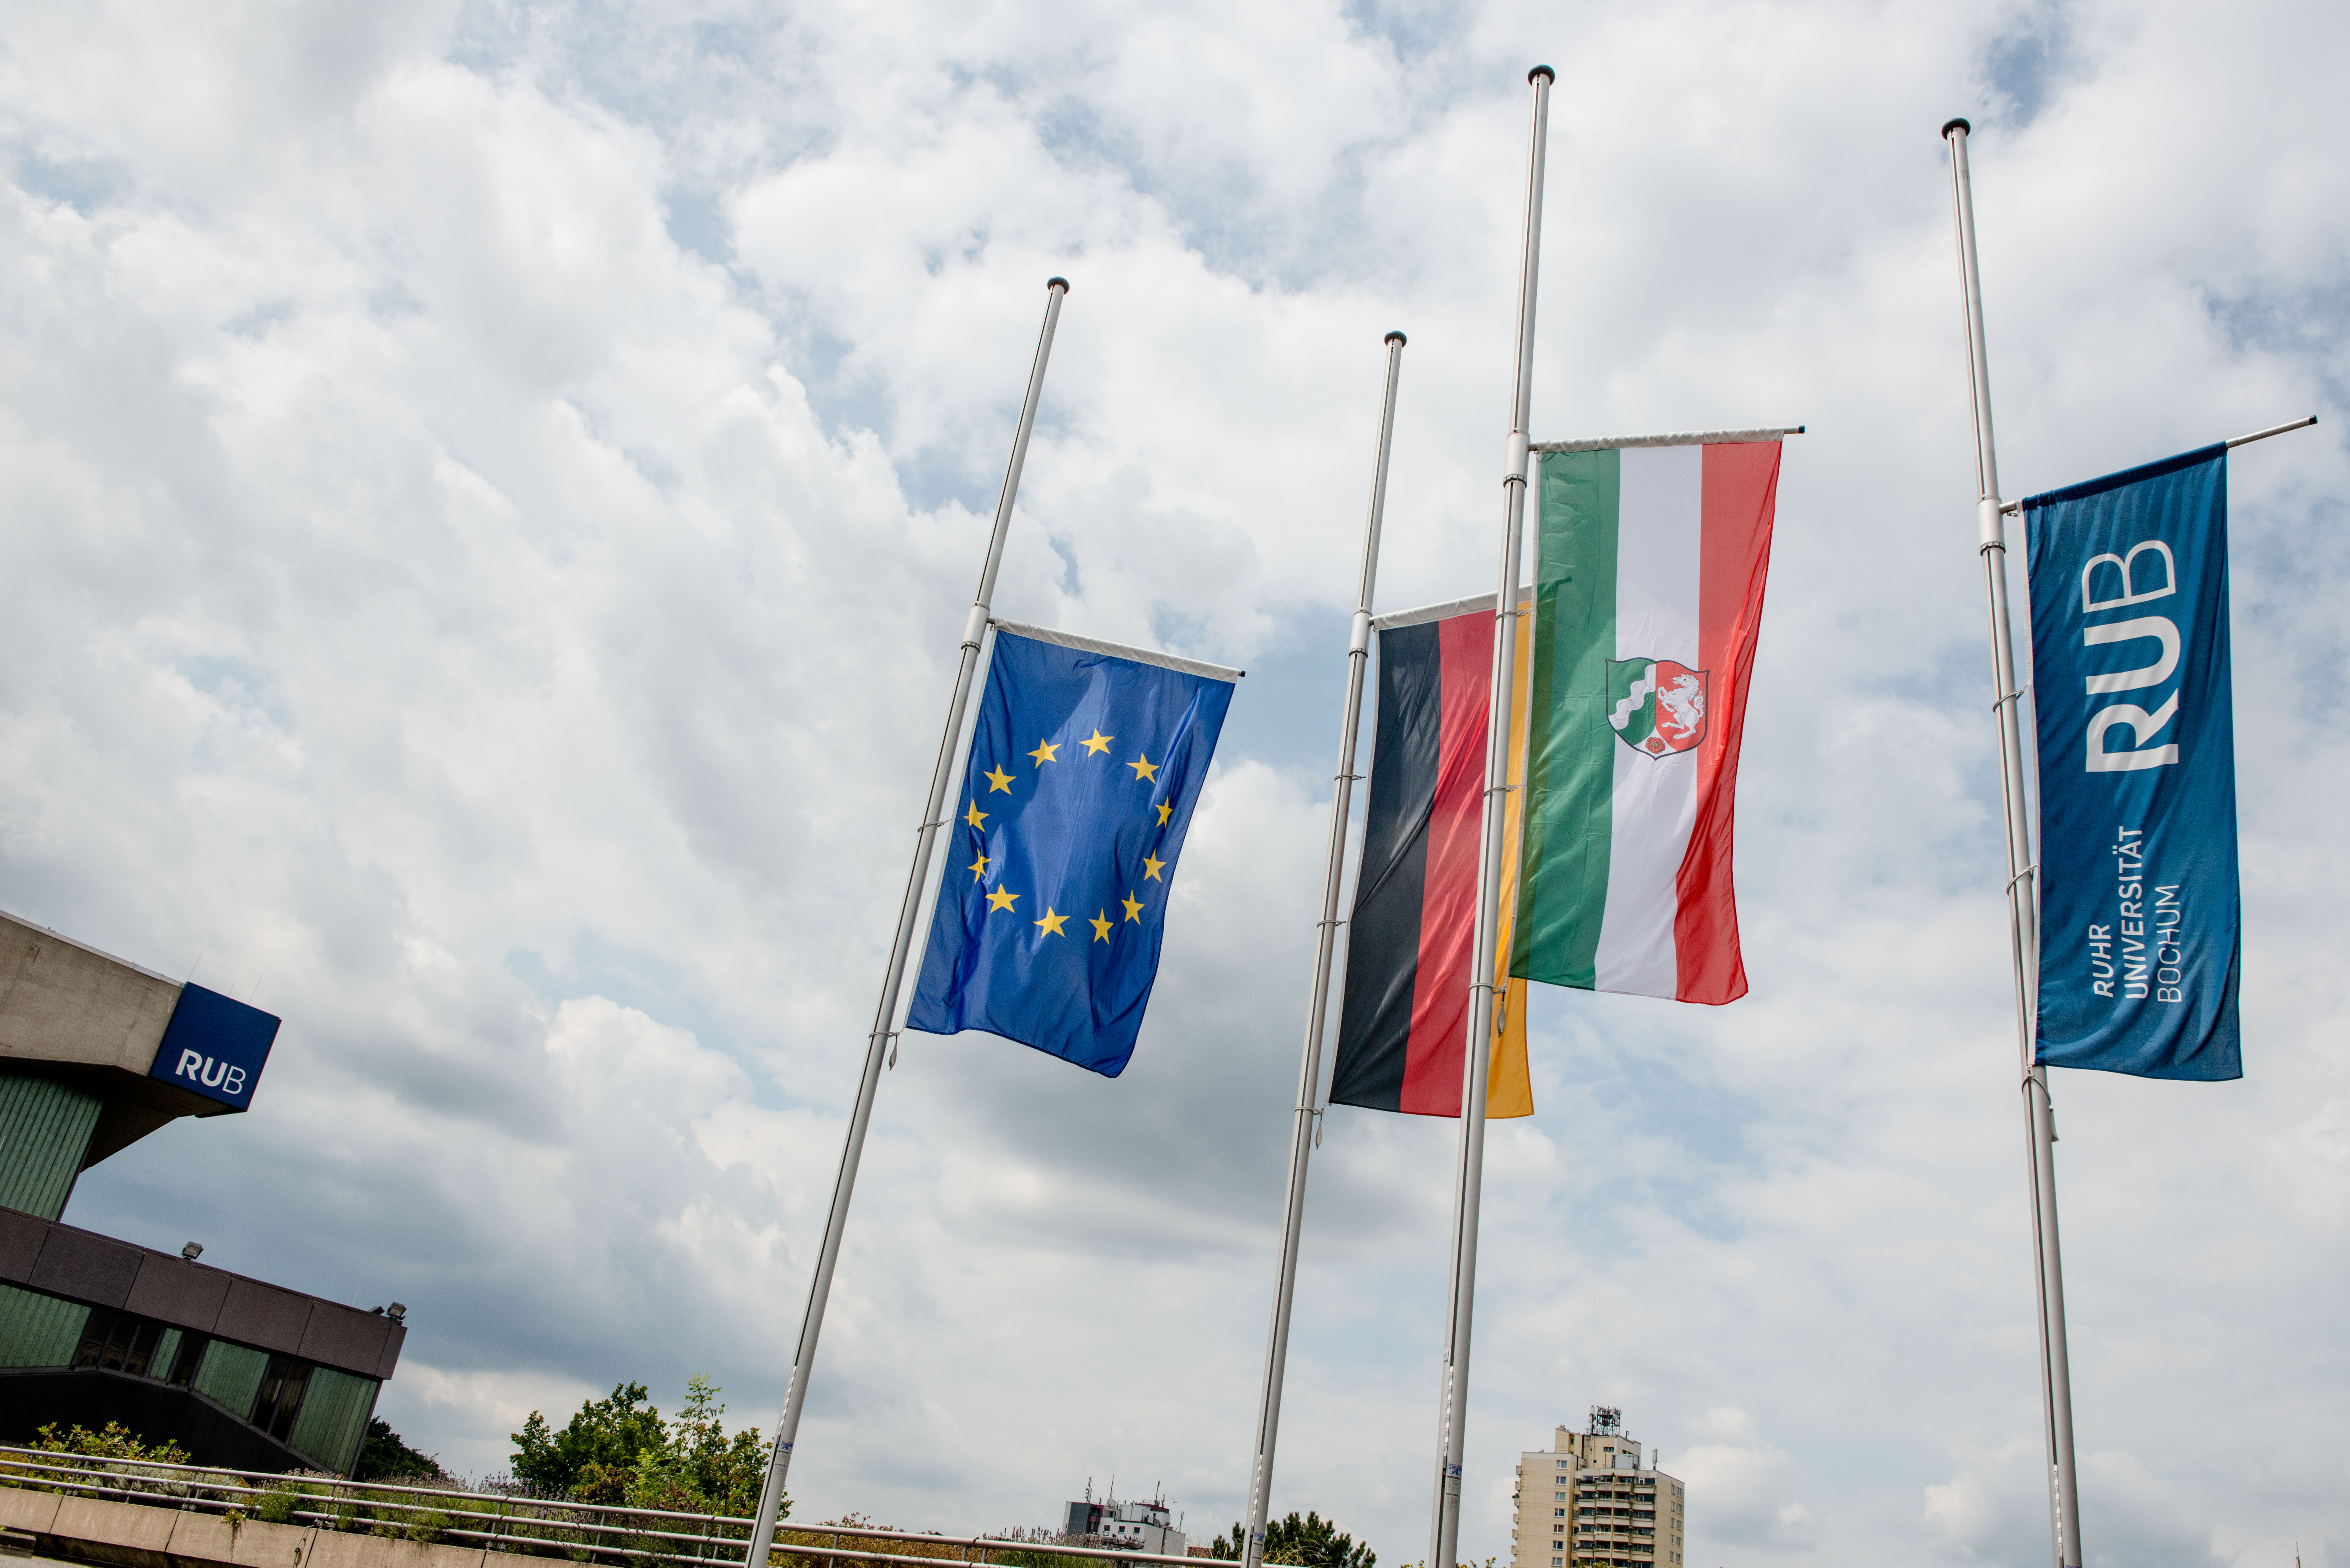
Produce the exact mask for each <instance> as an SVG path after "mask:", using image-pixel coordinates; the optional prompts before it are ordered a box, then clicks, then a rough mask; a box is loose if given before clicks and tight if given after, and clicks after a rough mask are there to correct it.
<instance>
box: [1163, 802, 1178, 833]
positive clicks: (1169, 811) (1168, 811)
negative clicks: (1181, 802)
mask: <svg viewBox="0 0 2350 1568" xmlns="http://www.w3.org/2000/svg"><path fill="white" fill-rule="evenodd" d="M1172 815H1175V808H1174V807H1173V806H1171V805H1168V804H1167V802H1165V801H1163V800H1162V801H1160V802H1159V826H1161V827H1164V826H1167V819H1168V818H1169V817H1170V816H1172Z"/></svg>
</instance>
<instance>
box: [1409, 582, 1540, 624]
mask: <svg viewBox="0 0 2350 1568" xmlns="http://www.w3.org/2000/svg"><path fill="white" fill-rule="evenodd" d="M1533 602H1534V589H1532V588H1520V589H1519V590H1518V603H1519V604H1521V605H1528V604H1532V603H1533ZM1492 607H1493V596H1492V595H1491V594H1471V595H1470V596H1469V597H1467V598H1465V599H1447V600H1445V601H1444V602H1443V603H1442V604H1440V605H1421V606H1420V607H1419V608H1417V609H1399V610H1389V611H1388V613H1387V614H1385V615H1375V616H1373V617H1372V618H1371V629H1372V630H1373V631H1393V630H1395V629H1396V628H1398V627H1403V626H1419V625H1421V624H1422V623H1424V622H1427V621H1431V620H1451V618H1453V617H1454V616H1456V615H1475V614H1476V613H1477V612H1478V611H1479V610H1490V609H1492Z"/></svg>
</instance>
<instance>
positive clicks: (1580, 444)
mask: <svg viewBox="0 0 2350 1568" xmlns="http://www.w3.org/2000/svg"><path fill="white" fill-rule="evenodd" d="M1803 433H1804V427H1803V426H1801V425H1780V426H1777V427H1775V428H1773V429H1769V430H1753V431H1679V432H1676V433H1674V434H1671V435H1647V436H1597V437H1594V438H1593V439H1592V440H1589V441H1535V442H1534V443H1533V444H1532V445H1530V446H1528V447H1527V448H1526V450H1527V451H1528V452H1618V451H1621V450H1622V449H1623V448H1625V447H1628V446H1721V445H1724V444H1726V443H1728V442H1731V441H1777V440H1778V439H1779V438H1780V437H1781V436H1791V435H1801V434H1803Z"/></svg>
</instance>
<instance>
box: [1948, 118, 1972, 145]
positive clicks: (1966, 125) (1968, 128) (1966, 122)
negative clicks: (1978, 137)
mask: <svg viewBox="0 0 2350 1568" xmlns="http://www.w3.org/2000/svg"><path fill="white" fill-rule="evenodd" d="M1954 130H1962V131H1964V132H1966V133H1967V134H1968V135H1969V136H1972V135H1973V134H1974V133H1975V126H1974V121H1972V120H1970V119H1963V118H1961V119H1946V120H1944V121H1943V122H1942V140H1945V141H1948V140H1950V132H1952V131H1954Z"/></svg>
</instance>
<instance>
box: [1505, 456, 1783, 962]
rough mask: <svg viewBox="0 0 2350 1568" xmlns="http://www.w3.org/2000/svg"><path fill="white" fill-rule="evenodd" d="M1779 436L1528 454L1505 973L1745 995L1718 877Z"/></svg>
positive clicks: (1727, 845) (1723, 873) (1731, 905)
mask: <svg viewBox="0 0 2350 1568" xmlns="http://www.w3.org/2000/svg"><path fill="white" fill-rule="evenodd" d="M1778 483H1779V443H1778V442H1776V441H1740V442H1727V441H1725V442H1717V443H1712V444H1706V445H1698V444H1689V445H1670V446H1663V445H1660V446H1636V447H1627V448H1621V449H1611V450H1606V451H1598V452H1544V454H1543V456H1542V467H1541V473H1540V486H1539V488H1540V507H1541V532H1540V537H1541V545H1540V551H1539V555H1538V556H1537V561H1536V566H1535V587H1534V638H1533V648H1534V660H1533V670H1532V676H1531V680H1530V681H1529V685H1528V713H1529V717H1528V720H1527V724H1528V728H1529V730H1530V732H1531V736H1532V739H1531V741H1530V744H1529V755H1528V762H1527V768H1526V789H1525V795H1524V803H1525V804H1524V814H1525V815H1524V835H1525V853H1524V859H1523V866H1522V867H1521V880H1520V885H1519V888H1518V897H1517V929H1516V932H1515V940H1514V944H1513V950H1512V953H1511V960H1510V973H1511V974H1513V975H1518V976H1523V977H1524V978H1526V979H1529V980H1537V981H1545V982H1547V983H1550V984H1553V985H1569V986H1576V987H1580V988H1581V989H1583V990H1586V991H1617V992H1632V993H1634V994H1636V995H1641V996H1662V997H1670V998H1674V999H1676V1000H1679V1001H1681V1002H1735V1001H1736V1000H1737V999H1738V998H1740V997H1742V996H1743V995H1745V994H1746V967H1745V964H1744V963H1743V961H1742V960H1741V958H1740V956H1739V950H1738V904H1737V898H1736V896H1735V894H1734V892H1733V891H1732V888H1731V823H1732V805H1733V801H1734V796H1735V792H1736V789H1737V783H1738V746H1739V738H1740V734H1741V732H1742V729H1743V727H1744V724H1745V720H1746V683H1747V678H1748V676H1749V675H1750V674H1751V673H1752V670H1753V668H1754V645H1755V638H1756V634H1757V632H1758V631H1759V630H1760V628H1761V624H1762V619H1763V576H1764V574H1765V572H1766V570H1767V569H1768V567H1769V566H1770V560H1771V524H1772V514H1773V505H1774V503H1775V499H1776V495H1777V491H1778Z"/></svg>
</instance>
